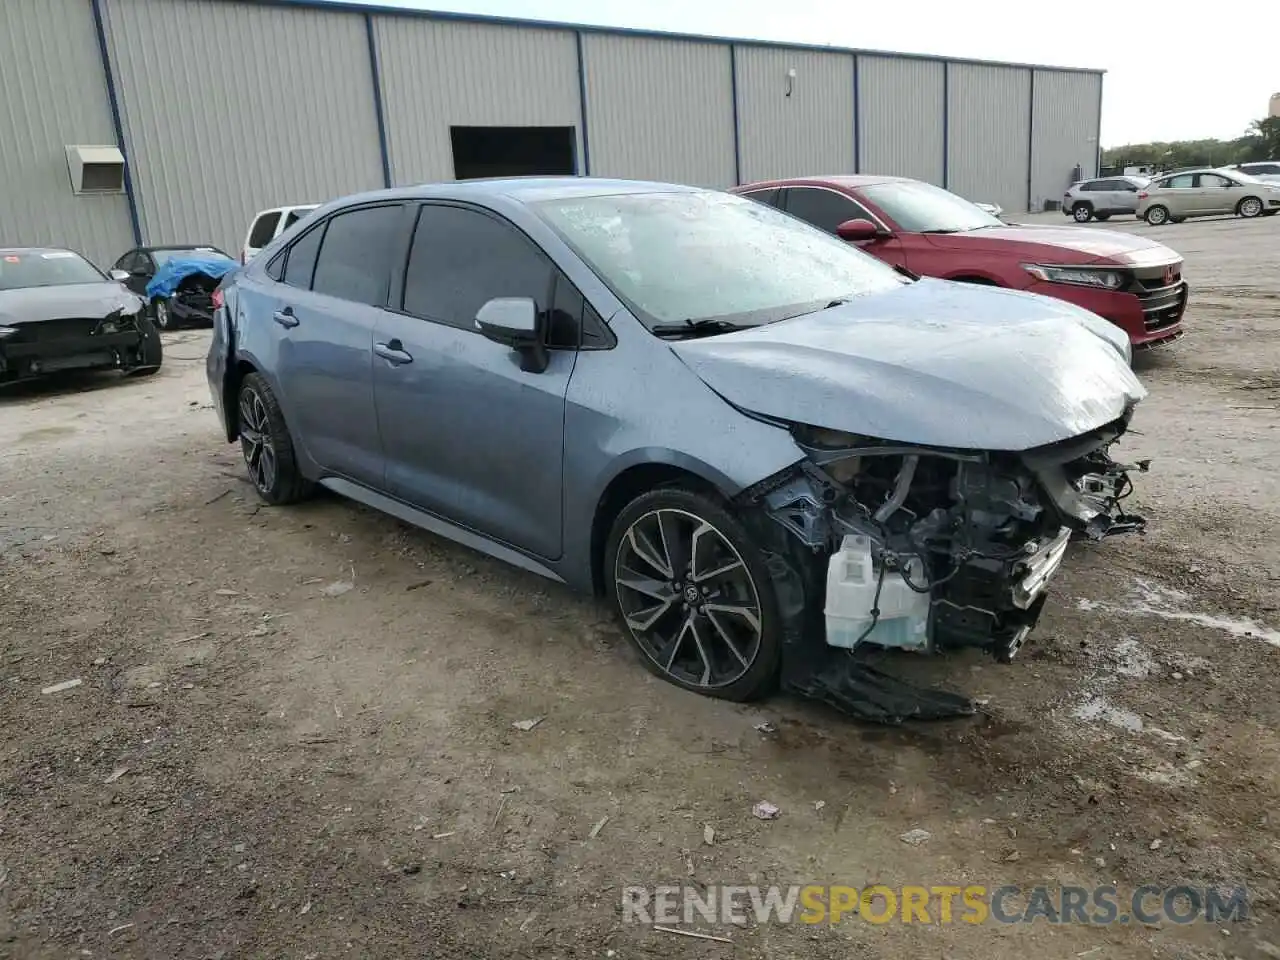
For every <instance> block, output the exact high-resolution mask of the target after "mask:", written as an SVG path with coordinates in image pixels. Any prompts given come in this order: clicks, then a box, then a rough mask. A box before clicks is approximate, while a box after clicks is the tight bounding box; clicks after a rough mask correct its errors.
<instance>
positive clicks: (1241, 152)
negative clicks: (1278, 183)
mask: <svg viewBox="0 0 1280 960" xmlns="http://www.w3.org/2000/svg"><path fill="white" fill-rule="evenodd" d="M1255 160H1280V117H1267V118H1266V119H1265V120H1255V121H1253V123H1251V124H1250V125H1249V130H1248V131H1247V132H1246V133H1245V134H1244V135H1243V136H1240V137H1236V138H1235V139H1234V140H1175V141H1172V142H1155V143H1128V144H1125V145H1124V146H1122V147H1107V148H1105V149H1104V150H1103V151H1102V166H1103V167H1104V168H1106V169H1115V170H1122V169H1124V168H1125V167H1132V166H1138V165H1139V164H1145V163H1150V164H1155V166H1156V167H1157V168H1159V169H1161V170H1176V169H1178V168H1181V167H1225V166H1228V165H1230V164H1233V163H1250V162H1252V161H1255Z"/></svg>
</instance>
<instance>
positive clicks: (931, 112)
mask: <svg viewBox="0 0 1280 960" xmlns="http://www.w3.org/2000/svg"><path fill="white" fill-rule="evenodd" d="M942 75H943V67H942V64H941V63H938V62H937V61H933V60H899V59H895V58H892V57H873V56H865V55H860V56H859V57H858V100H859V103H858V143H859V153H860V154H861V162H860V166H861V170H862V172H863V173H884V174H890V175H892V176H896V177H914V178H916V179H917V180H927V181H929V182H930V183H936V184H939V185H941V183H942V161H943V152H944V150H945V149H946V147H945V144H944V142H943V136H942V130H943V126H944V124H945V122H946V121H945V118H944V114H943V110H944V100H943V89H942Z"/></svg>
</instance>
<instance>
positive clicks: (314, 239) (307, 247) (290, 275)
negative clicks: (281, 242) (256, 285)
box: [284, 223, 325, 290]
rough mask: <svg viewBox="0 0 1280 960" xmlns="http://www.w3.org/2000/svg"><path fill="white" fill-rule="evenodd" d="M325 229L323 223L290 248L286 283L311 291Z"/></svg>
mask: <svg viewBox="0 0 1280 960" xmlns="http://www.w3.org/2000/svg"><path fill="white" fill-rule="evenodd" d="M324 229H325V225H324V224H323V223H322V224H320V226H318V227H316V228H315V229H314V230H308V231H307V232H306V233H304V234H303V235H302V236H301V237H299V238H298V239H297V240H296V241H294V244H293V246H291V247H290V248H289V259H288V260H286V261H285V268H284V282H285V283H287V284H289V286H291V287H301V288H302V289H303V290H310V289H311V276H312V274H314V273H315V270H316V254H317V253H318V252H319V251H320V241H321V240H322V239H323V238H324Z"/></svg>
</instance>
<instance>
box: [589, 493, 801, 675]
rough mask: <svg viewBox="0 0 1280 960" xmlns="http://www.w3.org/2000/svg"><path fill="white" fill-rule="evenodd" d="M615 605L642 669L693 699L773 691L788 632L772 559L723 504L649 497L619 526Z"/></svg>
mask: <svg viewBox="0 0 1280 960" xmlns="http://www.w3.org/2000/svg"><path fill="white" fill-rule="evenodd" d="M605 574H606V582H607V589H608V594H609V599H610V601H611V602H612V604H613V606H614V608H615V610H616V611H617V613H618V616H619V617H620V618H621V620H622V624H623V627H624V629H625V631H626V633H627V636H628V638H629V639H630V640H631V643H632V645H633V646H634V647H635V649H636V650H637V652H638V653H639V654H640V659H641V662H642V663H643V664H644V665H645V667H646V668H648V669H649V670H650V671H651V672H652V673H654V674H655V675H657V676H659V677H661V678H662V679H664V680H667V681H670V682H671V683H674V684H676V685H677V686H681V687H684V688H685V689H686V690H693V691H695V692H697V693H701V694H704V695H706V696H711V697H720V698H722V699H725V700H750V699H753V698H755V697H759V696H762V695H764V694H766V693H768V692H769V691H771V690H772V689H773V687H774V686H775V684H776V681H777V677H778V665H779V663H780V661H781V656H782V624H781V622H780V615H779V613H778V605H777V600H776V598H775V596H774V591H773V583H772V581H771V579H770V577H769V573H768V570H767V568H766V567H765V563H764V559H763V558H762V557H761V555H760V551H759V550H758V549H757V548H756V546H755V544H754V543H753V542H752V540H751V538H750V536H749V535H748V534H747V532H746V530H745V528H744V527H743V525H742V524H741V523H740V522H739V521H738V519H737V518H736V517H734V516H733V515H732V514H731V513H729V512H728V511H727V510H726V509H725V508H724V507H723V506H722V505H721V504H720V503H719V502H718V501H717V500H715V499H713V498H712V497H709V496H707V495H705V494H702V493H694V492H692V491H689V490H684V489H680V488H675V487H672V488H662V489H658V490H653V491H650V492H649V493H646V494H643V495H641V496H639V497H637V498H636V499H635V500H633V501H632V502H631V503H630V504H628V505H627V507H626V508H625V509H624V510H623V511H622V512H621V513H620V514H619V515H618V517H617V519H616V520H615V521H614V523H613V529H612V531H611V533H610V536H609V540H608V544H607V546H606V549H605Z"/></svg>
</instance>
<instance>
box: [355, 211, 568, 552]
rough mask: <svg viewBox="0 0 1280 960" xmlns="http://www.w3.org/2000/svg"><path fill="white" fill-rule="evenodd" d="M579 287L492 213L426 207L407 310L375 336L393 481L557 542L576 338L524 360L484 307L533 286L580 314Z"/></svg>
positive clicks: (494, 523) (504, 532)
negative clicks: (483, 318) (481, 317)
mask: <svg viewBox="0 0 1280 960" xmlns="http://www.w3.org/2000/svg"><path fill="white" fill-rule="evenodd" d="M575 294H576V291H574V290H573V288H572V286H571V285H569V283H568V281H567V280H566V279H565V278H564V277H563V276H561V275H560V274H559V271H558V270H557V269H556V268H555V267H554V265H553V264H552V262H551V260H550V259H549V258H548V257H547V256H546V254H545V253H543V251H542V250H541V249H539V248H538V247H537V246H536V245H535V244H534V243H533V242H532V241H530V240H529V239H528V237H526V236H525V235H524V234H523V233H521V232H520V231H519V230H518V229H516V228H515V227H514V226H513V225H512V224H511V223H509V222H508V221H506V220H504V219H502V218H500V217H498V216H497V215H496V214H493V213H490V212H488V211H484V210H480V209H478V208H473V207H466V206H459V205H453V204H426V205H423V206H422V207H421V209H420V211H419V215H418V220H417V223H416V224H415V226H414V231H413V240H412V244H411V246H410V251H409V256H408V260H407V265H406V267H405V270H404V278H403V283H402V284H401V290H400V291H399V296H398V306H399V307H400V310H399V312H395V311H391V312H388V313H386V314H384V315H383V317H382V319H381V320H380V321H379V323H378V327H377V336H376V338H375V347H374V350H375V354H376V356H375V359H374V374H373V382H374V396H375V398H376V402H377V410H378V427H379V431H380V433H381V436H382V443H383V450H384V451H385V453H386V458H387V488H388V490H389V492H390V493H392V494H393V495H394V496H397V497H399V498H400V499H402V500H405V501H407V502H409V503H411V504H413V505H415V506H417V507H419V508H420V509H423V510H426V511H428V512H430V513H434V514H436V515H438V516H441V517H444V518H445V519H447V520H450V521H452V522H453V523H456V524H459V525H461V526H464V527H467V528H469V529H471V530H474V531H477V532H479V533H481V534H484V535H485V536H488V537H490V538H493V539H496V540H500V541H503V542H505V543H508V544H511V545H512V546H515V547H518V548H520V549H522V550H525V551H528V552H529V553H532V554H534V555H536V556H539V557H542V558H545V559H550V560H554V559H556V558H558V557H559V556H560V551H561V533H562V531H561V520H562V515H563V510H562V503H561V496H562V490H561V480H562V465H561V449H562V445H563V442H564V437H563V435H564V415H565V414H564V405H565V393H566V391H567V389H568V385H569V377H570V375H571V374H572V372H573V367H574V363H575V361H576V358H577V351H576V349H575V346H576V341H574V342H572V343H570V344H568V345H567V346H564V347H563V348H559V349H551V350H550V364H549V366H548V367H547V368H546V369H545V370H543V371H542V372H540V373H534V372H528V371H525V370H523V369H521V363H520V362H519V356H518V355H517V354H516V353H515V352H513V351H512V350H511V349H510V348H508V347H506V346H503V345H501V344H498V343H494V342H492V341H490V340H488V339H486V338H485V337H484V336H482V335H481V334H480V333H479V331H478V330H477V328H476V324H475V317H476V314H477V313H478V312H479V310H480V307H481V306H483V305H484V304H485V303H486V302H487V301H489V300H491V299H493V298H495V297H529V298H532V299H533V300H534V302H535V303H536V304H537V305H538V310H539V313H540V315H543V316H548V314H549V308H550V307H551V305H552V303H553V302H554V303H555V305H556V306H557V307H559V308H560V311H559V312H560V313H561V314H564V313H566V312H568V313H570V314H572V313H574V312H575V311H576V314H577V316H578V317H579V318H580V317H581V313H582V309H583V308H582V305H581V302H582V298H581V296H580V295H579V296H577V299H576V301H574V300H573V297H574V295H575ZM394 297H395V295H394V294H393V298H394ZM553 298H554V301H553ZM565 304H570V305H569V306H568V307H565ZM549 319H550V318H549ZM559 327H560V325H559V324H556V325H555V329H559ZM573 329H575V330H576V329H577V327H576V325H574V327H573ZM559 339H560V340H564V334H560V336H559ZM552 346H553V347H555V344H554V343H553V344H552Z"/></svg>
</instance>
